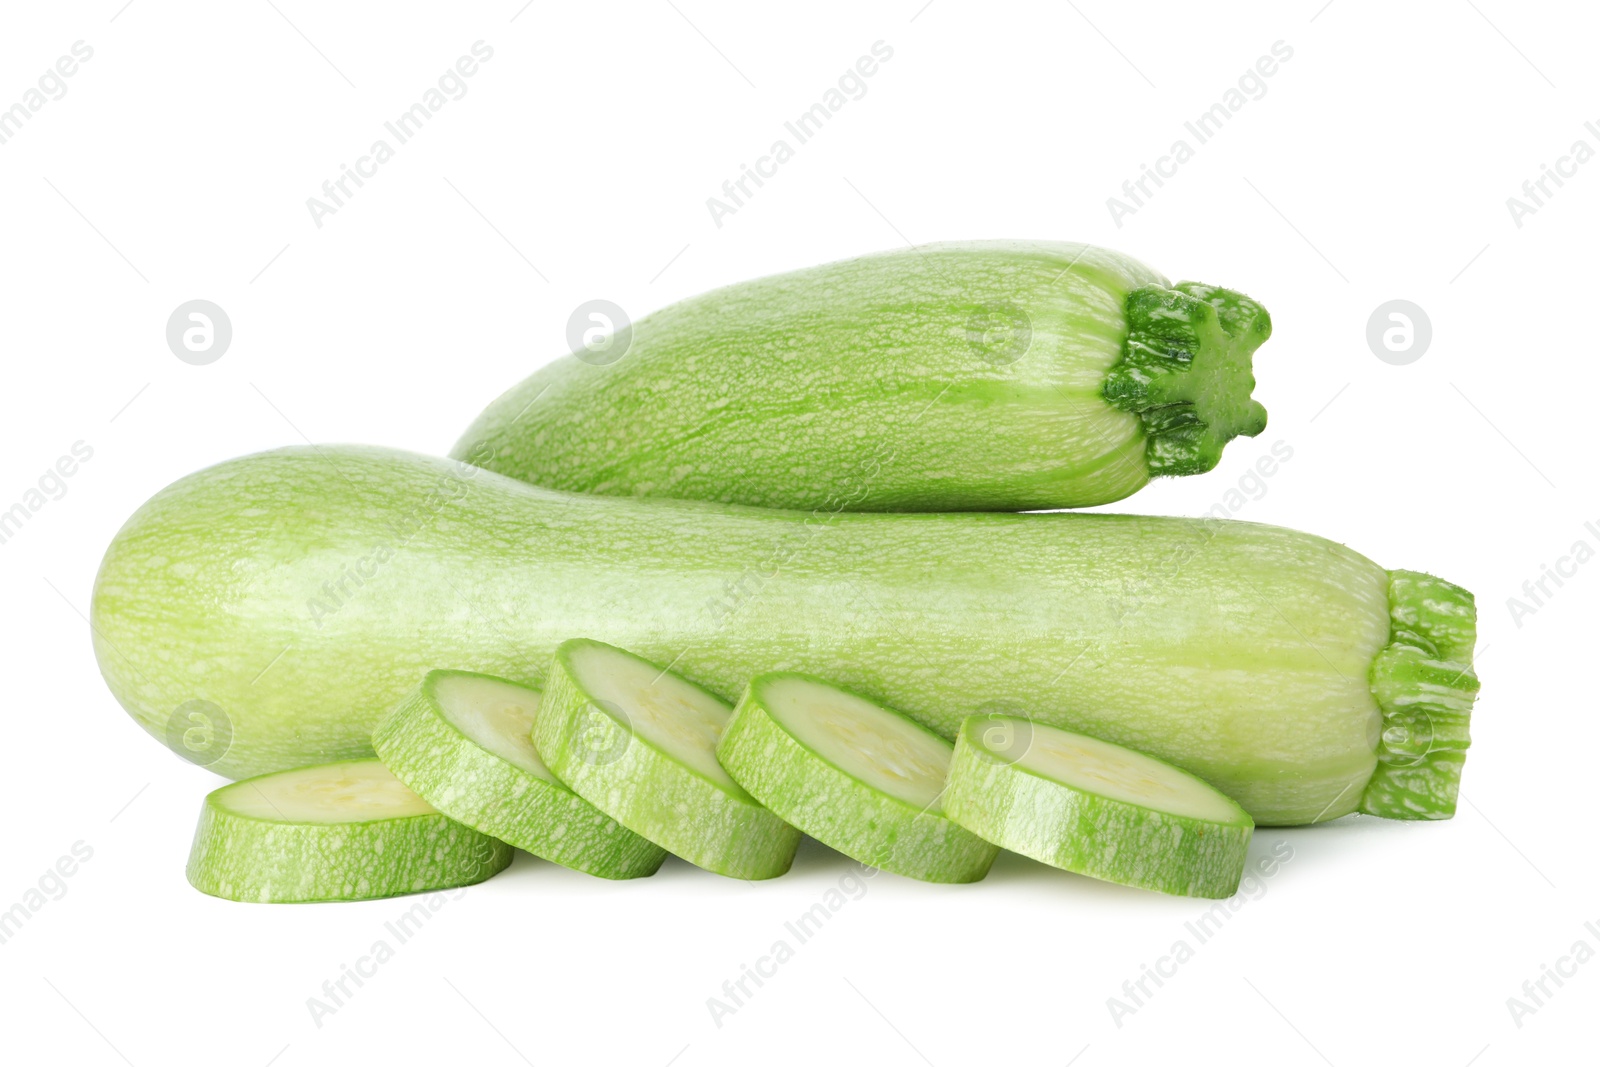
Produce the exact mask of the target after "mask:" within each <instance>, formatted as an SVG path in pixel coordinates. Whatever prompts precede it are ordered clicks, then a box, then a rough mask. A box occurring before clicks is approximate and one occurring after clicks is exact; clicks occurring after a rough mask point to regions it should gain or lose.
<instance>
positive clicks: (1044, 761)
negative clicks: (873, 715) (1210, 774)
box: [944, 715, 1255, 897]
mask: <svg viewBox="0 0 1600 1067" xmlns="http://www.w3.org/2000/svg"><path fill="white" fill-rule="evenodd" d="M944 807H945V812H946V814H948V815H949V816H950V818H952V819H954V820H955V821H956V822H958V823H960V824H961V825H962V826H965V827H966V828H967V829H969V830H971V831H972V832H973V833H975V834H978V835H979V836H980V837H983V838H986V839H987V840H989V841H993V842H994V843H995V844H997V845H999V846H1001V847H1002V848H1008V849H1010V850H1011V851H1013V852H1020V853H1022V854H1023V855H1024V856H1031V857H1033V858H1034V859H1036V860H1039V861H1040V862H1041V863H1048V864H1050V865H1051V866H1053V867H1060V868H1061V869H1063V870H1067V871H1075V872H1076V873H1078V874H1087V875H1089V876H1090V877H1093V878H1100V879H1103V880H1104V881H1107V882H1117V883H1119V884H1121V885H1131V886H1137V887H1139V888H1141V889H1154V890H1158V891H1160V892H1162V893H1174V894H1178V895H1182V896H1192V897H1227V896H1232V895H1233V893H1234V892H1235V891H1236V890H1237V889H1238V888H1239V879H1240V877H1241V876H1242V875H1243V874H1244V863H1245V853H1246V852H1247V851H1248V849H1249V845H1250V835H1251V833H1252V832H1253V831H1254V829H1255V824H1254V823H1253V822H1252V821H1251V820H1250V816H1249V815H1247V814H1245V811H1244V809H1243V808H1241V807H1239V805H1238V804H1235V803H1234V802H1233V801H1232V800H1230V799H1228V798H1227V797H1226V796H1224V795H1223V794H1222V793H1220V792H1218V791H1217V790H1215V789H1213V788H1212V787H1211V786H1209V785H1207V784H1206V783H1205V782H1203V781H1201V780H1200V779H1199V778H1196V777H1195V776H1194V775H1192V774H1189V773H1188V772H1187V771H1180V770H1179V769H1178V768H1176V767H1174V766H1172V765H1171V764H1167V763H1162V762H1161V761H1160V760H1158V759H1153V758H1151V757H1150V756H1146V755H1144V754H1143V753H1141V752H1135V751H1133V750H1132V749H1127V748H1123V747H1122V746H1120V745H1113V744H1110V743H1109V742H1106V741H1101V740H1099V739H1097V738H1093V737H1089V736H1087V735H1086V734H1077V733H1072V732H1071V731H1068V730H1062V729H1060V728H1058V727H1054V726H1045V725H1043V724H1042V723H1036V722H1032V721H1030V720H1028V719H1025V718H1021V717H1017V716H1009V715H973V716H970V717H969V718H968V719H967V720H966V721H965V722H963V723H962V725H961V732H960V734H959V735H957V737H956V750H955V756H954V758H953V759H952V760H951V763H950V778H949V784H948V786H947V788H946V790H945V797H944Z"/></svg>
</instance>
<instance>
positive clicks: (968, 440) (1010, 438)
mask: <svg viewBox="0 0 1600 1067" xmlns="http://www.w3.org/2000/svg"><path fill="white" fill-rule="evenodd" d="M1167 285H1168V283H1167V280H1166V279H1165V278H1163V277H1162V276H1161V275H1160V274H1159V273H1157V272H1156V271H1153V270H1151V269H1150V268H1148V267H1146V266H1144V265H1143V264H1142V263H1139V262H1137V261H1136V260H1133V259H1131V258H1129V257H1127V256H1124V255H1121V254H1119V253H1116V252H1112V251H1108V250H1106V249H1102V248H1093V247H1090V246H1087V245H1077V244H1065V243H1052V242H1029V241H979V242H965V243H950V244H935V245H926V246H923V247H920V248H905V249H899V250H897V251H893V252H886V253H882V254H879V255H871V256H863V257H861V258H858V259H851V260H845V261H842V262H838V263H830V264H827V265H825V266H820V267H814V268H811V269H808V270H801V271H795V272H793V273H789V274H781V275H777V276H775V277H769V278H762V279H758V280H755V281H749V282H743V283H740V284H737V285H732V286H729V287H727V288H724V289H718V290H716V291H714V292H710V293H705V294H702V295H700V296H696V297H693V298H692V299H689V300H684V301H682V302H680V303H677V304H674V305H672V306H671V307H668V308H665V309H663V310H660V311H657V312H655V313H653V314H651V315H649V316H647V317H646V318H643V319H641V320H640V321H638V322H636V323H634V324H633V325H632V327H631V328H629V329H628V330H627V331H626V334H625V335H624V334H622V333H619V334H618V335H617V336H616V338H615V339H614V340H613V346H614V347H613V349H612V352H614V351H615V350H616V347H618V346H621V345H622V344H623V343H624V341H625V342H626V351H625V352H624V354H623V355H622V356H621V358H620V359H616V360H615V362H611V363H607V364H605V365H596V364H595V363H593V362H588V361H586V359H585V358H580V357H579V356H578V355H569V356H566V357H565V358H562V359H558V360H556V361H555V362H553V363H551V364H549V365H548V366H546V367H544V368H543V369H541V370H540V371H538V372H537V373H536V374H534V375H533V376H532V377H530V378H528V379H527V380H525V381H523V382H522V383H521V384H519V385H517V386H515V387H514V388H512V389H511V390H510V391H508V392H507V393H506V394H505V395H503V396H501V397H500V398H499V399H498V400H496V401H495V402H494V403H493V404H491V405H490V406H489V407H488V408H487V409H486V410H485V411H484V412H483V414H482V415H480V416H479V417H478V419H477V421H476V422H475V423H474V424H473V425H472V426H471V427H470V428H469V429H468V430H467V432H466V433H465V434H464V435H463V436H462V438H461V440H460V442H459V443H458V444H457V445H456V448H455V451H454V452H453V453H452V455H454V456H455V457H456V458H458V459H465V460H468V461H470V462H474V463H479V464H480V465H482V466H484V467H485V468H487V469H489V470H493V471H496V472H499V473H501V474H507V475H510V476H512V477H516V478H520V479H523V480H524V481H529V482H533V483H534V484H537V485H544V486H549V487H551V488H555V489H569V490H574V491H580V492H590V493H603V494H607V495H619V496H627V495H639V496H667V497H677V498H680V499H692V500H715V501H722V502H728V503H739V504H757V505H763V506H766V507H778V508H798V509H810V508H825V509H829V510H839V509H841V508H848V509H849V510H851V511H1022V510H1029V509H1042V508H1061V507H1083V506H1087V505H1091V504H1105V503H1109V502H1110V501H1113V500H1120V499H1122V498H1123V497H1125V496H1128V495H1129V494H1131V493H1133V492H1136V491H1137V490H1138V489H1140V488H1141V487H1142V486H1144V485H1145V483H1146V482H1148V481H1149V479H1150V477H1151V475H1152V473H1155V474H1188V473H1193V472H1196V471H1200V470H1209V469H1210V468H1211V467H1212V466H1214V465H1215V463H1216V460H1217V456H1218V455H1219V454H1220V452H1221V445H1222V443H1225V442H1226V441H1227V439H1228V438H1231V437H1232V436H1233V435H1234V434H1236V433H1240V432H1243V433H1255V432H1259V430H1260V426H1261V425H1262V424H1264V422H1265V412H1263V411H1262V410H1261V406H1260V405H1259V404H1254V403H1253V402H1252V401H1251V400H1250V390H1251V388H1252V387H1253V386H1254V379H1253V378H1251V377H1250V355H1251V352H1253V350H1254V348H1255V346H1256V344H1259V343H1260V341H1261V340H1262V339H1264V338H1265V336H1266V332H1267V329H1268V327H1266V325H1265V324H1266V321H1267V320H1266V316H1265V312H1262V313H1261V316H1260V325H1261V329H1259V330H1258V331H1256V332H1254V333H1252V334H1251V335H1250V336H1251V339H1250V340H1249V342H1248V343H1247V344H1241V343H1236V341H1235V340H1234V339H1232V338H1231V337H1230V336H1229V335H1225V334H1224V332H1222V331H1221V330H1219V329H1217V322H1218V317H1217V314H1216V313H1215V312H1214V311H1212V310H1210V308H1209V307H1208V306H1207V305H1206V304H1205V303H1204V302H1202V301H1197V300H1194V299H1191V298H1190V297H1188V296H1186V295H1184V294H1183V293H1180V292H1177V291H1175V290H1169V289H1167V288H1166V286H1167ZM1140 287H1147V294H1146V295H1147V296H1148V295H1150V294H1156V295H1158V296H1160V297H1161V298H1162V299H1163V300H1165V301H1166V302H1165V303H1162V304H1161V307H1159V308H1157V309H1156V310H1157V311H1158V312H1159V313H1160V314H1161V315H1163V316H1166V319H1165V320H1164V322H1163V323H1162V324H1158V326H1162V327H1163V328H1160V329H1158V330H1156V331H1155V332H1154V333H1147V334H1146V335H1145V339H1146V340H1147V341H1148V342H1149V344H1148V345H1140V346H1138V348H1137V351H1135V352H1132V353H1129V352H1128V351H1127V344H1128V341H1129V337H1130V322H1131V319H1130V316H1129V313H1128V304H1127V302H1128V299H1129V296H1130V294H1131V293H1132V292H1133V291H1134V290H1136V289H1139V288H1140ZM1203 288H1206V289H1207V291H1208V292H1226V291H1225V290H1211V289H1209V287H1203ZM1233 295H1235V296H1236V295H1237V294H1233ZM1169 298H1170V299H1169ZM1174 300H1176V301H1178V302H1180V303H1181V304H1182V306H1183V314H1182V315H1181V316H1179V315H1177V313H1175V312H1174V311H1173V308H1172V307H1171V306H1169V305H1171V303H1172V301H1174ZM1146 303H1148V301H1146ZM1157 303H1161V300H1157ZM1138 306H1139V307H1144V306H1145V305H1144V304H1140V305H1138ZM1258 310H1259V309H1258ZM1207 315H1209V318H1208V319H1207V318H1206V316H1207ZM1179 318H1181V319H1182V323H1181V325H1182V326H1183V327H1184V328H1185V329H1186V330H1187V331H1188V332H1187V333H1186V334H1185V335H1184V336H1183V337H1178V336H1177V334H1175V333H1174V331H1173V330H1172V329H1167V328H1164V327H1165V326H1166V325H1170V324H1177V323H1178V319H1179ZM1202 320H1204V321H1202ZM1207 323H1209V326H1207V325H1206V324H1207ZM1197 331H1198V332H1197ZM1202 341H1203V342H1204V343H1206V344H1212V345H1213V346H1214V347H1215V348H1217V349H1218V352H1219V353H1220V354H1222V355H1223V356H1224V357H1225V358H1221V359H1211V358H1203V359H1193V358H1192V357H1193V355H1194V351H1193V350H1192V348H1185V347H1184V346H1186V345H1190V342H1194V343H1196V344H1198V343H1201V342H1202ZM584 355H585V356H587V355H588V354H587V353H584ZM609 355H610V353H608V356H609ZM1128 355H1132V356H1133V357H1134V359H1135V362H1136V363H1137V367H1136V368H1135V370H1136V373H1135V374H1133V375H1132V376H1129V375H1121V376H1120V377H1118V378H1117V379H1116V381H1117V382H1119V383H1120V385H1119V391H1118V393H1117V395H1116V396H1115V397H1111V396H1110V395H1109V394H1108V393H1107V386H1108V381H1110V379H1108V374H1109V372H1111V370H1112V368H1113V367H1114V366H1116V365H1118V364H1119V362H1120V361H1122V360H1123V359H1124V357H1125V356H1128ZM1146 356H1149V357H1152V358H1145V357H1146ZM590 358H592V357H590ZM1241 362H1242V370H1243V373H1242V375H1241V374H1240V373H1238V372H1237V368H1238V367H1239V365H1240V363H1241ZM1191 369H1193V370H1194V371H1195V373H1194V374H1193V375H1190V374H1189V373H1188V372H1189V371H1190V370H1191ZM1189 377H1194V378H1196V379H1200V380H1199V381H1196V382H1191V383H1190V384H1189V385H1187V386H1184V387H1180V388H1176V389H1174V388H1171V387H1170V386H1169V385H1168V384H1167V383H1169V382H1170V381H1173V380H1177V379H1184V378H1189ZM1152 379H1156V380H1154V381H1153V380H1152ZM1197 398H1199V399H1201V400H1202V401H1203V403H1202V405H1201V406H1202V408H1204V410H1205V413H1207V415H1208V417H1209V416H1210V415H1211V414H1215V415H1216V416H1217V418H1215V419H1213V420H1212V425H1211V427H1210V428H1209V429H1205V430H1204V432H1201V428H1199V427H1198V426H1197V420H1196V418H1195V417H1194V416H1195V412H1196V405H1195V404H1194V401H1195V400H1196V399H1197ZM1257 413H1259V416H1260V417H1259V419H1258V418H1256V415H1257ZM1147 426H1148V427H1154V428H1155V429H1156V430H1158V431H1159V433H1158V434H1157V436H1156V440H1157V441H1158V442H1159V445H1158V446H1156V447H1153V448H1152V449H1151V450H1150V454H1148V455H1147V447H1146V446H1147V438H1148V437H1149V436H1150V434H1149V433H1148V432H1147Z"/></svg>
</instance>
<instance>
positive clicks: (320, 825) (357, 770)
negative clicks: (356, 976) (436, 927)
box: [187, 759, 511, 904]
mask: <svg viewBox="0 0 1600 1067" xmlns="http://www.w3.org/2000/svg"><path fill="white" fill-rule="evenodd" d="M510 863H511V847H510V846H509V845H506V844H504V843H502V842H500V841H496V840H495V839H494V838H492V837H489V836H488V835H487V834H480V833H479V832H478V831H476V830H473V829H470V828H468V827H466V826H463V825H461V824H460V823H458V822H456V821H455V820H453V819H450V818H447V817H445V816H444V815H441V814H439V812H437V811H435V810H434V809H433V808H432V807H431V806H430V805H429V804H428V802H427V801H426V800H423V799H422V798H421V797H419V796H417V794H415V793H413V792H412V791H411V790H410V789H407V788H406V786H405V783H403V782H401V781H400V780H399V779H398V778H396V777H395V776H394V775H392V774H390V773H389V771H388V769H387V768H385V767H384V765H383V764H381V763H379V762H378V761H377V760H373V759H367V760H351V761H346V762H340V763H325V764H319V765H317V766H311V767H297V768H295V769H294V770H291V771H278V772H276V773H273V774H265V775H261V776H259V777H256V778H247V779H245V780H244V781H242V782H234V783H232V784H231V785H225V786H223V787H222V788H221V789H217V790H213V791H212V792H211V794H210V795H209V796H207V797H206V800H205V804H204V805H203V806H202V807H201V809H200V825H199V827H198V828H197V829H196V830H195V834H194V846H193V848H191V849H190V852H189V867H188V872H187V873H188V876H189V884H190V885H192V886H194V887H195V888H196V889H198V890H200V892H202V893H207V894H209V895H211V896H214V897H223V898H225V899H227V900H245V901H256V902H259V903H263V904H284V903H299V902H306V901H317V900H373V899H376V898H378V897H392V896H398V895H400V894H402V893H423V892H427V891H430V890H434V889H449V888H451V887H453V886H461V885H472V884H474V883H477V882H481V881H483V880H484V879H485V878H488V877H489V876H490V875H493V874H498V873H499V872H501V871H503V870H505V868H506V866H507V865H508V864H510Z"/></svg>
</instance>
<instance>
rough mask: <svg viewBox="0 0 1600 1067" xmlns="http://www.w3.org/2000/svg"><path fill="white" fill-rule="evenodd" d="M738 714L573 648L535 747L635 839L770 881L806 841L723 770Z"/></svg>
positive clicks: (623, 654) (596, 647)
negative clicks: (731, 723) (726, 735)
mask: <svg viewBox="0 0 1600 1067" xmlns="http://www.w3.org/2000/svg"><path fill="white" fill-rule="evenodd" d="M732 714H733V708H732V707H731V706H730V705H729V704H727V703H726V702H725V701H723V700H722V699H721V698H719V697H718V696H717V695H716V694H714V693H711V692H710V691H708V690H705V689H702V688H701V687H700V686H698V685H695V684H694V683H693V682H691V681H689V680H688V679H687V678H684V677H682V676H681V675H677V674H674V673H672V672H671V671H670V670H667V669H665V668H663V667H659V666H657V665H656V664H654V663H651V662H650V661H649V660H646V659H643V658H641V657H639V656H636V655H634V654H633V653H631V652H627V651H624V650H623V649H620V648H616V647H614V646H612V645H607V644H603V643H601V642H599V641H590V640H585V639H578V640H573V641H567V642H565V643H564V644H562V645H561V646H560V647H559V648H557V649H556V655H555V661H554V663H553V664H552V665H551V668H550V680H549V685H548V687H547V688H546V689H545V695H544V704H543V706H542V707H541V708H540V710H539V718H538V722H537V723H536V724H535V726H534V734H533V742H534V747H535V748H537V749H538V750H539V754H540V755H541V756H542V757H543V758H544V761H545V763H546V764H547V765H548V766H549V767H550V770H551V771H552V772H553V773H554V774H555V776H556V777H557V778H559V779H561V781H563V782H565V783H566V784H567V786H568V787H569V788H571V789H572V791H573V792H575V793H577V794H578V795H579V796H581V797H582V798H583V799H585V800H587V801H588V802H589V803H591V804H593V805H594V806H595V807H596V808H599V809H600V810H601V811H603V812H605V813H606V814H607V815H609V816H611V817H612V818H613V819H615V820H616V821H617V822H619V823H621V824H622V825H623V826H625V827H627V828H628V829H629V830H632V831H633V832H634V833H636V834H639V835H640V836H642V837H645V838H648V839H649V840H651V841H654V842H655V843H656V844H658V845H660V846H662V847H663V848H665V849H667V850H668V851H670V852H672V853H674V854H675V855H678V856H681V857H683V858H684V859H686V860H688V861H689V862H690V863H693V864H694V865H695V866H697V867H703V868H705V869H706V870H708V871H713V872H715V873H717V874H723V875H727V876H728V877H730V878H744V879H757V878H774V877H776V876H778V875H780V874H782V873H784V872H785V871H787V870H788V869H789V864H790V863H791V862H792V861H793V860H794V853H795V848H796V847H797V846H798V845H799V843H800V834H799V832H798V831H797V830H795V829H794V827H792V826H790V825H789V824H787V823H785V822H784V821H783V820H782V819H780V818H779V817H778V816H777V815H774V814H773V813H772V812H770V811H768V810H767V809H766V808H764V807H762V806H761V804H759V803H758V802H757V801H756V799H755V798H754V797H752V796H751V795H750V794H749V793H747V792H745V790H744V788H743V787H742V786H740V785H739V783H738V782H736V781H735V780H734V779H733V778H732V777H731V776H729V774H728V772H727V771H726V770H724V769H723V767H722V764H721V763H719V762H718V761H717V742H718V741H720V740H721V739H722V734H723V731H724V730H726V729H727V725H728V719H729V717H730V716H731V715H732Z"/></svg>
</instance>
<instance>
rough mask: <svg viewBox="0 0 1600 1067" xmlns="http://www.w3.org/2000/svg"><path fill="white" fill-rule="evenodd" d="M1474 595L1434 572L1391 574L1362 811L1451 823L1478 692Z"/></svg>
mask: <svg viewBox="0 0 1600 1067" xmlns="http://www.w3.org/2000/svg"><path fill="white" fill-rule="evenodd" d="M1476 640H1477V609H1476V607H1475V606H1474V603H1473V599H1472V594H1471V593H1469V592H1467V591H1466V590H1465V589H1463V588H1461V587H1460V586H1459V585H1454V584H1452V583H1450V582H1447V581H1445V580H1444V579H1442V578H1435V577H1434V576H1433V575H1431V574H1422V573H1420V572H1418V571H1390V572H1389V644H1388V645H1387V646H1385V647H1384V648H1383V650H1382V651H1380V652H1379V653H1378V654H1377V656H1376V657H1374V658H1373V661H1372V669H1371V672H1370V673H1369V675H1368V678H1369V681H1370V683H1371V686H1372V697H1373V699H1374V700H1376V701H1377V703H1378V708H1379V709H1380V710H1381V711H1382V712H1383V724H1382V727H1381V728H1380V733H1379V737H1378V743H1377V749H1378V766H1377V769H1376V770H1374V771H1373V772H1372V777H1371V778H1370V779H1369V780H1368V781H1367V787H1366V790H1365V791H1364V792H1363V793H1362V794H1361V810H1362V811H1364V812H1366V813H1367V814H1368V815H1379V816H1382V817H1383V818H1386V819H1448V818H1450V817H1451V816H1452V815H1454V814H1455V812H1456V793H1457V791H1458V790H1459V789H1460V786H1461V766H1462V764H1463V763H1465V762H1466V758H1467V746H1468V745H1470V744H1471V743H1472V740H1471V738H1470V737H1469V736H1468V730H1467V727H1468V723H1469V720H1470V719H1471V717H1472V702H1473V700H1474V699H1475V698H1476V697H1477V694H1478V676H1477V675H1476V674H1475V673H1473V670H1472V647H1473V645H1474V643H1475V642H1476Z"/></svg>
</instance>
